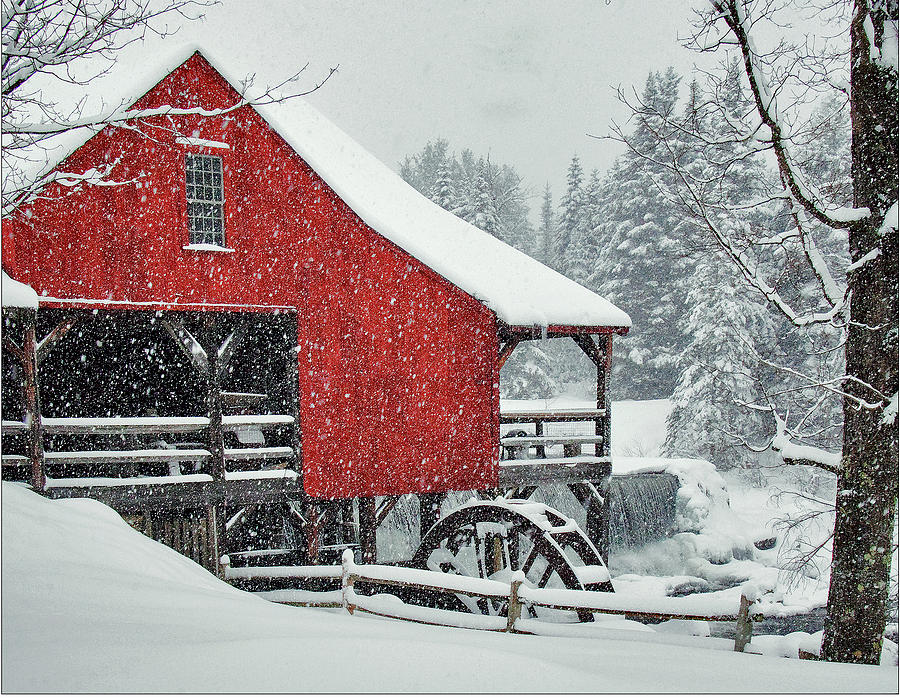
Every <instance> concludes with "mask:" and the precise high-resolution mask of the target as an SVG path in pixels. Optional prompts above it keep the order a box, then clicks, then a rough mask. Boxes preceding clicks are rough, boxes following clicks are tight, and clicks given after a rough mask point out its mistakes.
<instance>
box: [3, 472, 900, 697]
mask: <svg viewBox="0 0 900 698" xmlns="http://www.w3.org/2000/svg"><path fill="white" fill-rule="evenodd" d="M2 504H3V509H2V524H3V528H2V538H3V541H2V542H3V569H2V576H3V579H2V581H3V584H2V595H3V599H2V600H3V606H2V614H3V618H2V620H3V623H2V639H3V643H2V660H3V666H2V668H3V672H2V690H3V691H4V692H26V691H34V692H79V691H81V692H84V691H87V692H101V691H108V692H132V691H141V692H222V691H236V692H271V691H277V692H292V693H294V692H326V691H327V692H429V691H438V692H471V691H476V692H698V691H700V692H730V691H738V692H779V693H780V692H816V693H818V692H896V691H897V688H898V685H897V672H896V668H895V667H866V666H851V665H836V664H825V663H822V662H806V661H800V660H791V659H781V658H777V657H764V656H755V655H748V654H736V653H734V652H728V651H719V650H710V649H702V648H693V647H684V646H673V645H665V644H659V643H654V642H653V641H652V639H651V640H650V641H641V640H640V639H638V638H635V637H634V634H633V633H632V634H631V635H629V636H628V637H627V638H625V637H623V636H622V635H621V634H620V635H618V636H617V634H616V632H615V631H610V636H609V638H608V639H606V638H602V639H585V638H558V637H532V636H524V635H506V634H500V633H488V632H483V631H476V630H461V629H450V628H440V627H432V626H424V625H416V624H413V623H405V622H400V621H388V620H383V619H378V618H374V617H366V616H365V615H363V614H357V615H354V616H349V615H347V614H346V613H345V612H344V611H342V610H317V609H301V608H292V607H287V606H279V605H277V604H273V603H269V602H266V601H263V600H261V599H259V598H256V597H254V596H253V595H251V594H249V593H246V592H241V591H238V590H236V589H234V588H232V587H230V586H228V585H227V584H225V583H224V582H221V581H219V580H217V579H216V578H214V577H213V576H211V575H210V574H208V573H207V572H206V571H205V570H203V569H202V568H200V567H199V566H198V565H196V564H194V563H193V562H191V561H190V560H188V559H186V558H184V557H182V556H180V555H178V554H177V553H175V552H173V551H171V550H169V549H168V548H166V547H164V546H163V545H161V544H159V543H155V542H154V541H151V540H150V539H148V538H146V537H144V536H142V535H141V534H139V533H137V532H136V531H134V530H133V529H131V528H130V527H129V526H127V525H126V524H125V523H124V522H123V521H122V520H121V519H120V518H119V517H118V516H117V515H116V514H115V513H114V512H112V511H111V510H110V509H108V508H106V507H105V506H104V505H102V504H100V503H98V502H94V501H88V500H68V501H51V500H46V499H44V498H42V497H39V496H37V495H35V494H33V493H31V492H29V491H27V490H26V489H24V488H22V487H20V486H17V485H12V484H9V483H3V490H2ZM645 635H646V636H647V637H648V638H652V635H653V634H652V633H646V634H645Z"/></svg>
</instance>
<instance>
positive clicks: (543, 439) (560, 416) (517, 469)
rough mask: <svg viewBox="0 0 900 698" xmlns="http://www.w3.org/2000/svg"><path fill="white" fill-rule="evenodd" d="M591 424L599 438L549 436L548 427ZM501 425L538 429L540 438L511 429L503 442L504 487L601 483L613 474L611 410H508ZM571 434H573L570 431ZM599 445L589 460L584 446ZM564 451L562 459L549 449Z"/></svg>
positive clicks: (564, 434) (592, 435)
mask: <svg viewBox="0 0 900 698" xmlns="http://www.w3.org/2000/svg"><path fill="white" fill-rule="evenodd" d="M583 422H590V423H592V424H593V426H594V428H593V429H592V430H591V431H593V432H594V433H592V434H584V433H581V434H579V433H556V434H551V433H547V431H548V430H547V429H546V428H545V427H546V425H548V424H564V423H569V424H573V423H574V424H579V423H583ZM500 424H501V425H514V424H521V425H533V431H534V434H530V433H527V432H525V431H524V430H516V429H506V430H505V434H504V435H503V436H501V437H500V446H501V460H500V485H501V486H516V485H520V484H524V483H538V482H542V481H556V482H573V483H574V482H581V481H585V480H598V479H601V478H602V477H605V476H606V475H608V474H609V463H610V461H609V428H608V426H609V425H608V414H607V411H606V410H605V409H596V408H565V409H539V410H505V411H503V412H501V413H500ZM569 431H572V429H571V428H570V429H569ZM585 445H593V447H594V448H593V453H591V454H584V453H583V448H582V447H583V446H585ZM554 446H562V453H561V454H560V453H559V452H558V451H557V452H556V453H553V454H550V453H548V449H550V448H552V447H554Z"/></svg>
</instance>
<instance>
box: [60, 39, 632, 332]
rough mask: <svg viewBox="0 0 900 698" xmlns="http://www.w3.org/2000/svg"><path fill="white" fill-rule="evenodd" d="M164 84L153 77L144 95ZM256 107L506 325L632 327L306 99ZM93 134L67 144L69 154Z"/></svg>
mask: <svg viewBox="0 0 900 698" xmlns="http://www.w3.org/2000/svg"><path fill="white" fill-rule="evenodd" d="M194 52H199V53H200V54H201V55H202V56H203V58H204V59H206V60H207V62H209V63H210V65H211V66H212V67H213V68H215V70H216V71H218V72H219V73H220V74H221V75H222V77H223V78H224V79H225V80H227V81H228V82H230V84H231V85H232V86H237V85H239V84H240V81H238V80H235V79H231V78H229V73H228V71H227V70H225V69H223V68H222V63H221V62H220V61H218V60H210V59H209V54H208V53H207V52H206V51H205V50H201V49H198V48H196V47H191V53H190V54H189V55H192V54H193V53H194ZM186 58H187V57H186V56H185V55H184V53H183V51H182V52H181V53H180V56H179V62H177V63H174V64H173V62H168V65H169V66H172V69H174V67H177V66H178V65H180V64H181V63H183V62H184V61H185V60H186ZM169 72H170V71H169ZM166 74H167V73H166ZM159 78H160V75H159V73H156V77H155V79H153V81H152V82H149V84H147V88H146V90H144V92H146V91H148V90H149V89H150V88H151V87H152V85H154V84H156V83H157V82H158V80H159ZM132 89H134V86H133V85H132ZM235 89H237V88H235ZM140 94H143V93H140ZM254 109H256V111H257V112H258V113H259V114H260V115H261V116H262V117H263V118H264V119H265V120H266V121H267V122H268V123H269V125H270V126H271V127H272V128H273V129H274V130H275V131H276V132H277V133H278V134H279V135H280V136H281V137H282V138H283V139H284V140H285V141H286V142H287V143H288V144H289V145H290V146H291V147H292V148H293V149H294V150H295V151H296V152H297V154H298V155H299V156H300V157H301V158H303V160H304V161H306V163H307V164H308V165H309V166H310V167H312V169H313V170H314V171H315V172H316V173H317V174H318V175H319V176H320V177H321V178H322V179H323V180H324V181H325V182H326V183H327V184H328V185H329V186H330V187H331V188H332V189H333V190H334V191H335V193H336V194H337V195H338V196H340V197H341V199H343V201H344V202H345V203H346V204H347V205H348V206H349V207H350V208H351V209H352V210H353V211H354V213H356V214H357V215H358V216H359V217H360V218H361V219H362V220H363V221H364V222H365V223H366V224H367V225H368V226H369V227H371V228H372V229H373V230H375V231H376V232H378V233H379V234H380V235H382V236H383V237H385V238H386V239H388V240H390V241H391V242H393V243H394V244H395V245H397V246H398V247H400V248H401V249H403V250H405V251H406V252H408V253H409V254H410V255H412V256H413V257H415V258H416V259H418V260H419V261H421V262H422V263H424V264H425V265H427V266H428V267H430V268H431V269H433V270H434V271H435V272H437V273H438V274H440V275H441V276H443V277H444V278H446V279H447V280H448V281H450V282H451V283H452V284H454V285H455V286H457V287H459V288H460V289H462V290H463V291H465V292H466V293H468V294H469V295H470V296H472V297H474V298H476V299H478V300H480V301H481V302H482V303H484V304H485V305H486V306H487V307H488V308H490V309H491V310H493V311H494V312H495V313H496V314H497V317H498V318H499V319H500V320H502V321H503V322H505V323H507V324H508V325H511V326H541V327H546V326H551V325H563V326H566V325H569V326H579V327H616V328H627V327H630V326H631V319H630V318H629V317H628V315H627V314H626V313H625V312H623V311H622V310H620V309H619V308H617V307H616V306H614V305H613V304H612V303H610V302H609V301H607V300H606V299H605V298H602V297H601V296H599V295H597V294H596V293H594V292H592V291H589V290H588V289H586V288H584V287H583V286H581V285H580V284H577V283H575V282H574V281H572V280H570V279H568V278H566V277H565V276H563V275H562V274H559V273H557V272H556V271H554V270H552V269H550V268H549V267H547V266H545V265H543V264H541V263H540V262H538V261H536V260H534V259H532V258H531V257H529V256H528V255H526V254H524V253H522V252H519V251H518V250H516V249H515V248H513V247H510V246H509V245H507V244H506V243H504V242H502V241H501V240H498V239H497V238H495V237H494V236H492V235H490V234H489V233H486V232H484V231H482V230H480V229H478V228H476V227H475V226H473V225H470V224H469V223H466V222H465V221H463V220H462V219H460V218H457V217H456V216H454V215H453V214H451V213H449V212H448V211H445V210H444V209H442V208H441V207H440V206H438V205H437V204H435V203H433V202H432V201H430V200H429V199H428V198H426V197H424V196H422V195H421V194H420V193H419V192H418V191H416V190H415V189H414V188H413V187H411V186H410V185H409V184H407V183H406V182H405V181H403V179H401V178H400V176H399V175H397V174H396V173H395V172H393V171H392V170H391V169H390V168H388V167H387V166H386V165H384V164H383V163H382V162H380V161H379V160H377V159H376V158H375V157H374V156H372V155H371V154H370V153H369V152H368V151H366V150H365V148H363V147H362V146H361V145H359V144H358V143H357V142H356V141H354V140H353V139H352V138H350V136H348V135H347V134H346V133H344V132H343V131H341V130H340V129H339V128H338V127H337V126H335V125H334V124H333V123H331V121H329V120H328V119H327V118H325V117H324V116H323V115H322V114H321V113H319V112H318V111H317V110H316V109H314V108H313V107H311V106H310V105H309V104H308V103H307V102H305V101H304V100H302V99H300V98H293V99H290V100H287V101H285V102H282V103H276V104H267V105H255V106H254ZM91 135H93V134H92V133H89V134H85V136H84V137H83V138H82V139H81V142H72V143H70V144H69V147H66V148H65V149H64V152H65V154H66V155H68V154H69V153H71V152H73V151H74V149H75V147H77V146H79V145H80V144H81V143H83V142H84V141H86V140H87V138H89V137H90V136H91ZM62 159H63V158H62V157H60V158H59V159H57V161H56V162H57V163H59V162H61V161H62Z"/></svg>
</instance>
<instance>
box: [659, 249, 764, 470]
mask: <svg viewBox="0 0 900 698" xmlns="http://www.w3.org/2000/svg"><path fill="white" fill-rule="evenodd" d="M741 281H742V280H741V279H740V278H739V277H738V275H737V274H736V273H735V270H734V269H733V267H731V266H730V265H729V264H728V261H727V259H725V258H724V254H723V253H721V252H720V251H718V250H713V251H711V252H710V253H709V254H707V255H705V256H703V257H702V258H701V259H700V260H699V261H698V262H697V264H696V265H695V266H694V270H693V273H692V274H691V275H690V277H689V279H688V288H689V289H690V290H689V292H688V295H687V303H688V307H689V308H690V310H689V311H688V313H687V315H686V317H685V318H684V322H683V323H682V326H683V330H684V333H685V335H687V336H689V337H690V338H691V339H690V344H688V346H687V347H686V348H685V350H684V352H683V354H682V356H681V362H680V363H681V365H682V366H683V369H682V372H681V375H680V377H679V381H678V384H677V385H676V387H675V391H674V393H673V395H672V411H671V413H670V414H669V417H668V420H667V422H666V441H665V444H664V446H663V453H664V455H667V456H670V457H691V458H704V459H706V460H708V461H710V462H712V463H714V464H715V465H716V466H717V467H720V468H733V467H739V466H742V465H747V464H753V465H755V461H754V459H753V454H752V453H751V452H750V451H749V450H748V449H747V448H746V447H745V446H744V444H745V443H746V442H747V441H748V440H749V441H750V442H751V443H758V442H759V440H760V437H761V435H762V434H764V433H765V431H766V429H767V428H768V427H769V424H768V421H767V420H766V419H764V417H763V415H762V414H761V413H760V412H759V411H758V410H754V409H752V408H750V407H747V405H753V404H756V403H757V401H758V400H759V399H760V397H761V389H760V381H759V380H758V379H759V376H760V370H761V367H760V362H759V359H758V358H757V357H758V356H759V354H760V351H761V348H762V347H764V346H765V345H766V344H767V343H768V344H771V343H772V342H773V341H774V338H775V327H774V326H773V325H774V323H773V321H772V318H771V315H770V314H769V313H768V312H767V310H766V307H765V304H764V303H763V302H761V300H762V299H757V298H755V297H753V296H751V295H750V294H748V293H747V290H746V289H745V288H744V286H743V284H742V283H741Z"/></svg>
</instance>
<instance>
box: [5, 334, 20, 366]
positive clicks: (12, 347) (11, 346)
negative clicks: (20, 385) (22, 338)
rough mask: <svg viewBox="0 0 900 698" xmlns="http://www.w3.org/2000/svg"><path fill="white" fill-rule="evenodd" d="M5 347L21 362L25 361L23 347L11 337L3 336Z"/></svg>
mask: <svg viewBox="0 0 900 698" xmlns="http://www.w3.org/2000/svg"><path fill="white" fill-rule="evenodd" d="M3 348H4V349H6V351H8V352H9V353H10V354H12V355H13V356H14V357H15V358H16V359H17V360H18V361H19V363H20V364H24V363H25V352H24V351H23V350H22V347H20V346H19V345H18V344H16V343H15V342H14V341H12V340H11V339H10V338H9V337H6V336H4V337H3Z"/></svg>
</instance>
